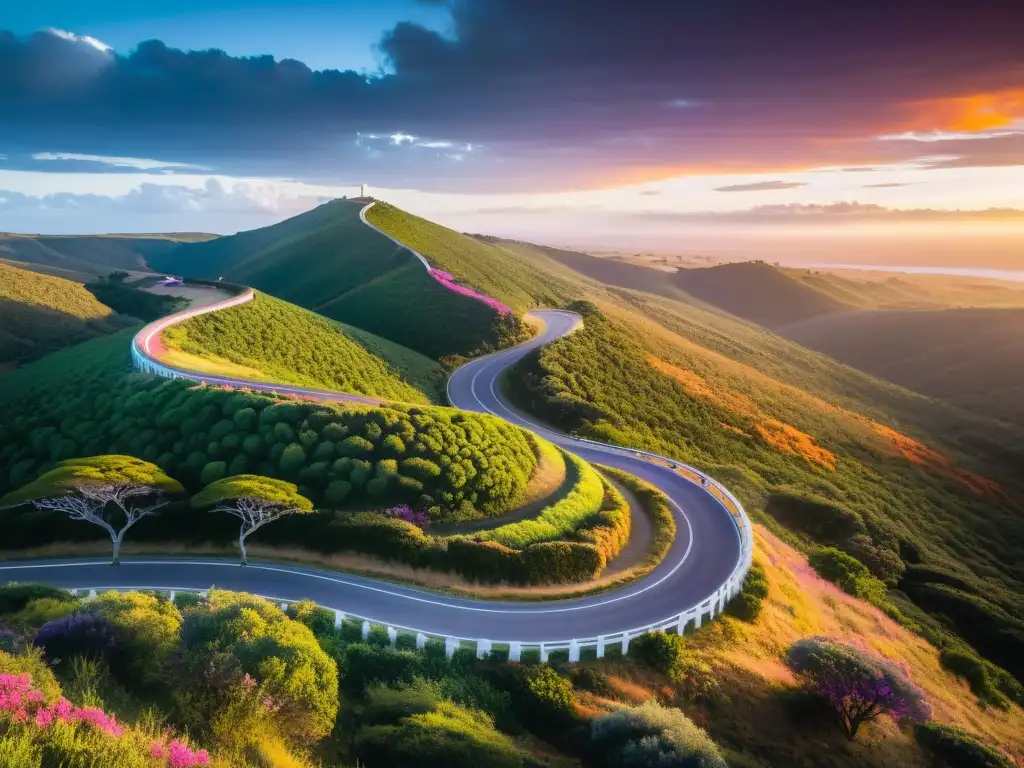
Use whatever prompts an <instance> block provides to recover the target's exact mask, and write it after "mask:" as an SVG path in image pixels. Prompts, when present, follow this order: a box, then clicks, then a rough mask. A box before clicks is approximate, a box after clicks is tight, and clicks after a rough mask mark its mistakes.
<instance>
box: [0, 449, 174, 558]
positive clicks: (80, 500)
mask: <svg viewBox="0 0 1024 768" xmlns="http://www.w3.org/2000/svg"><path fill="white" fill-rule="evenodd" d="M184 490H185V489H184V488H183V487H182V485H181V483H179V482H178V481H177V480H175V479H173V478H171V477H169V476H168V475H167V474H165V473H164V471H163V470H162V469H160V467H158V466H156V464H151V463H149V462H148V461H142V460H141V459H136V458H134V457H132V456H118V455H104V456H91V457H89V458H85V459H68V460H66V461H62V462H60V463H59V464H57V466H55V467H54V468H53V469H51V470H50V471H49V472H45V473H43V474H42V475H40V476H39V477H38V478H36V479H35V480H33V481H32V482H30V483H28V484H27V485H24V486H22V487H21V488H19V489H18V490H16V491H11V492H10V493H8V494H7V495H6V496H4V497H3V498H2V499H0V508H8V507H16V506H19V505H21V504H31V505H32V506H34V507H35V508H36V509H49V510H53V511H55V512H61V513H63V514H65V515H67V516H68V517H69V518H71V519H72V520H84V521H86V522H88V523H92V524H93V525H98V526H100V527H101V528H103V529H104V530H105V531H106V532H107V533H108V534H110V541H111V543H112V544H113V550H114V551H113V556H112V558H111V563H112V564H113V565H119V564H120V562H121V542H122V541H124V535H125V534H126V533H127V532H128V529H129V528H131V527H132V526H133V525H135V523H137V522H138V521H139V520H141V519H142V518H144V517H148V516H149V515H152V514H154V513H155V512H156V511H157V510H159V509H161V508H162V507H164V506H166V505H167V504H168V503H169V499H167V498H166V494H177V493H184ZM115 521H116V522H119V523H120V527H119V528H117V527H115Z"/></svg>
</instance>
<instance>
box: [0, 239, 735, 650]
mask: <svg viewBox="0 0 1024 768" xmlns="http://www.w3.org/2000/svg"><path fill="white" fill-rule="evenodd" d="M371 226H372V225H371ZM417 256H419V254H417ZM242 300H243V301H244V300H247V299H242ZM237 303H239V297H236V298H235V299H234V300H232V301H229V302H225V303H224V304H225V305H229V306H230V305H233V304H237ZM202 309H203V310H207V311H209V310H210V308H209V307H204V308H202ZM182 314H188V313H182ZM532 314H533V316H534V317H535V318H536V319H538V320H540V321H541V322H543V324H544V327H543V330H542V331H541V333H539V334H538V335H537V336H536V337H534V338H533V339H531V340H529V341H527V342H526V343H524V344H521V345H519V346H517V347H514V348H511V349H507V350H503V351H501V352H497V353H495V354H492V355H488V356H486V357H482V358H479V359H476V360H473V361H471V362H470V363H468V364H466V365H465V366H463V367H462V368H460V369H459V370H457V371H456V372H455V373H454V374H453V375H452V377H451V379H450V380H449V383H448V396H449V400H450V401H451V403H452V405H453V406H454V407H456V408H461V409H464V410H469V411H477V412H486V413H492V414H494V415H496V416H498V417H500V418H503V419H505V420H507V421H509V422H512V423H514V424H517V425H519V426H522V427H524V428H526V429H529V430H531V431H533V432H535V433H537V434H538V435H540V436H541V437H543V438H545V439H547V440H550V441H551V442H553V443H555V444H557V445H559V446H561V447H563V448H565V449H567V450H569V451H571V452H572V453H575V454H577V455H579V456H580V457H582V458H584V459H586V460H588V461H591V462H594V463H599V464H605V465H608V466H612V467H616V468H618V469H622V470H625V471H627V472H630V473H632V474H634V475H636V476H638V477H641V478H643V479H644V480H646V481H648V482H650V483H652V484H653V485H655V486H657V487H658V488H660V489H661V490H662V491H663V492H664V493H665V494H666V495H667V496H668V497H669V499H670V501H671V503H672V506H673V508H674V512H675V515H676V523H677V535H676V538H675V541H674V542H673V544H672V545H671V548H670V550H669V552H668V554H667V555H666V557H665V559H664V560H663V562H662V563H661V564H660V565H658V566H657V567H656V568H655V569H654V570H653V571H651V572H650V573H649V574H647V575H646V576H644V577H643V578H641V579H639V580H638V581H635V582H633V583H632V584H629V585H627V586H623V587H620V588H618V589H613V590H610V591H605V592H601V593H598V594H595V595H592V596H589V597H583V598H575V599H566V600H558V601H550V602H535V603H530V602H500V601H486V600H478V599H464V598H457V597H450V596H446V595H440V594H437V593H434V592H429V591H425V590H420V589H415V588H410V587H403V586H398V585H394V584H390V583H387V582H382V581H377V580H374V579H371V578H364V577H360V576H352V575H345V574H341V573H337V572H331V571H324V570H317V569H313V568H304V567H298V566H284V565H271V564H266V563H259V562H253V561H250V564H249V566H248V567H246V568H240V567H238V564H237V561H234V560H231V561H229V560H220V559H215V558H213V559H206V558H203V559H182V558H145V559H144V558H135V559H129V558H126V559H123V561H122V565H121V566H120V567H119V568H112V567H111V566H110V565H109V563H108V562H107V561H97V560H80V559H79V560H50V561H29V562H17V563H5V564H2V565H0V580H33V581H44V582H48V583H51V584H54V585H56V586H60V587H66V588H69V589H97V590H101V589H104V588H121V589H124V588H155V589H169V590H173V589H177V590H185V589H207V588H209V587H210V586H211V585H216V586H218V587H222V588H226V589H232V590H241V591H247V592H253V593H256V594H259V595H263V596H265V597H269V598H273V599H275V600H279V601H290V600H298V599H303V598H309V599H312V600H314V601H316V602H317V603H318V604H320V605H322V606H325V607H328V608H331V609H333V610H335V611H336V612H338V618H339V621H340V619H341V614H342V613H343V614H345V615H347V616H353V617H357V618H359V619H365V620H367V621H369V622H373V623H376V624H382V625H385V626H388V627H390V628H394V629H405V630H410V631H414V632H418V633H422V635H424V636H426V635H431V636H438V637H442V638H446V639H447V641H448V644H449V648H452V647H454V645H456V644H458V642H460V641H476V642H477V647H478V649H479V650H480V652H484V651H485V650H486V649H487V648H489V647H490V646H491V644H492V643H508V644H510V645H511V646H512V647H513V648H514V649H515V652H514V653H513V656H514V657H518V652H519V650H520V646H540V649H541V654H542V657H544V658H546V654H547V652H549V651H550V650H555V649H560V648H568V649H569V651H570V658H573V656H575V657H576V658H578V657H579V656H578V654H579V648H580V647H586V646H596V648H597V650H598V654H599V655H603V650H604V647H605V645H606V644H607V643H618V642H621V641H624V642H625V644H627V645H628V641H629V639H630V638H632V637H635V636H637V635H639V634H642V633H643V632H644V631H647V630H650V629H667V628H678V629H680V630H682V628H683V627H684V626H685V625H686V624H687V623H689V622H696V623H697V624H698V625H699V623H700V621H701V619H702V618H707V617H708V616H713V615H716V614H717V613H718V612H720V611H721V610H722V608H723V607H724V604H725V602H726V600H727V599H728V598H729V597H731V596H732V595H734V594H735V593H736V592H738V590H739V588H740V586H741V584H742V581H743V577H744V576H745V574H746V571H747V568H748V567H749V564H750V560H751V555H752V546H753V545H752V538H751V533H750V523H749V520H747V518H746V515H745V513H743V510H742V507H741V506H740V505H739V502H737V501H736V500H735V499H734V498H733V497H732V496H731V495H730V494H729V493H728V491H727V490H725V489H724V488H723V487H721V486H720V485H718V484H717V483H715V482H714V481H713V480H711V479H710V478H704V480H703V483H704V484H703V485H702V483H701V482H695V481H694V480H693V479H691V478H692V477H698V476H699V473H696V470H692V469H689V468H686V469H685V473H684V471H683V470H684V468H682V467H681V466H679V465H677V464H676V463H675V462H671V461H670V460H668V459H665V458H664V457H657V456H653V455H651V454H644V453H642V452H638V451H633V450H629V449H624V448H621V447H618V446H611V445H605V444H601V443H595V442H593V441H588V440H581V439H578V438H574V437H571V436H568V435H564V434H561V433H558V432H554V431H552V430H551V429H549V428H547V427H544V426H542V425H540V424H537V423H534V422H533V421H531V420H530V418H529V417H527V416H525V415H524V414H522V413H520V412H517V411H516V410H515V409H514V408H513V406H511V405H510V404H509V403H508V402H507V401H506V400H505V398H504V397H503V396H502V394H501V390H500V387H499V381H500V377H501V375H502V373H503V372H504V371H505V370H506V369H508V368H509V366H511V365H513V364H514V363H515V362H516V361H518V360H519V359H521V358H522V357H523V356H524V355H526V354H527V353H529V352H530V351H531V350H533V349H536V348H538V347H540V346H543V345H545V344H549V343H551V342H552V341H555V340H557V339H559V338H562V337H563V336H565V335H567V334H569V333H572V332H573V331H574V330H576V329H577V328H578V327H579V326H580V324H581V322H582V321H581V319H580V317H579V316H578V315H576V314H574V313H571V312H563V311H556V310H539V311H535V312H533V313H532ZM169 319H170V318H165V319H164V320H162V321H159V322H158V323H155V324H153V326H160V327H161V328H162V327H166V325H167V324H168V323H167V322H166V321H167V320H169ZM153 326H147V328H145V329H143V331H140V333H139V335H138V336H137V337H136V340H135V342H134V343H133V355H134V354H136V352H137V351H138V350H139V348H140V346H141V347H142V348H143V351H145V346H146V344H147V340H148V339H150V338H152V335H153V330H152V328H153ZM157 330H159V329H157ZM147 333H148V335H147ZM152 362H153V363H154V365H155V366H156V367H159V363H157V362H156V361H155V360H154V361H152ZM137 364H138V361H137ZM140 367H143V366H140ZM149 370H153V368H149ZM153 372H156V373H162V372H161V371H158V370H153ZM162 375H188V374H187V373H185V372H181V371H173V372H172V371H170V370H168V372H167V373H162ZM189 377H190V378H202V379H205V380H207V381H212V382H217V383H223V384H230V385H235V386H250V387H256V388H261V389H276V390H277V391H283V390H286V389H289V388H284V387H274V386H272V385H267V384H262V383H254V382H246V381H235V380H231V379H224V378H220V377H208V376H198V375H195V374H193V375H189ZM303 393H310V394H313V395H316V394H319V393H314V392H313V391H311V390H303ZM324 394H332V395H333V397H332V398H331V399H341V398H339V397H338V396H337V394H336V393H324ZM344 399H358V400H361V401H365V400H367V399H368V398H362V397H358V398H355V397H344ZM712 489H713V490H715V492H716V493H717V494H718V495H717V496H716V495H715V493H712V492H711V490H712ZM719 497H725V498H727V499H728V500H729V502H730V506H731V507H732V508H733V509H732V510H730V509H728V508H727V507H726V506H725V505H723V503H722V501H720V500H719Z"/></svg>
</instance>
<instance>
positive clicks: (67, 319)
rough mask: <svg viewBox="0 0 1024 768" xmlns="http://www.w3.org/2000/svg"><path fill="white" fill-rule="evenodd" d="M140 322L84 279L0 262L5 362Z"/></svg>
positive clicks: (0, 335)
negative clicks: (87, 285) (96, 292)
mask: <svg viewBox="0 0 1024 768" xmlns="http://www.w3.org/2000/svg"><path fill="white" fill-rule="evenodd" d="M135 323H136V320H135V319H134V318H129V317H125V316H123V315H118V314H116V313H115V312H114V311H113V310H112V309H110V307H107V306H106V305H104V304H101V303H100V302H99V301H97V300H96V297H95V296H93V295H92V294H91V293H90V292H89V291H87V290H86V289H85V288H84V287H83V286H82V285H81V284H79V283H75V282H72V281H70V280H64V279H63V278H60V277H51V276H49V275H42V274H37V273H35V272H29V271H27V270H24V269H18V268H17V267H12V266H10V265H9V264H5V263H2V262H0V364H3V363H24V362H28V361H30V360H35V359H36V358H39V357H42V356H43V355H46V354H48V353H50V352H53V351H54V350H57V349H60V348H62V347H67V346H70V345H72V344H78V343H79V342H82V341H85V340H87V339H92V338H95V337H97V336H102V335H104V334H107V333H111V332H113V331H115V330H117V329H119V328H124V327H126V326H128V325H134V324H135Z"/></svg>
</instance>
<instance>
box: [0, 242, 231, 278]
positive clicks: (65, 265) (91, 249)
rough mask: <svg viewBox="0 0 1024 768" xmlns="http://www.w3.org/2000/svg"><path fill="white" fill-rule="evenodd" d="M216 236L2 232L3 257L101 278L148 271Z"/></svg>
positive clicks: (1, 248)
mask: <svg viewBox="0 0 1024 768" xmlns="http://www.w3.org/2000/svg"><path fill="white" fill-rule="evenodd" d="M212 237H216V236H215V235H204V234H198V233H171V234H166V235H163V234H153V235H17V234H8V233H0V257H2V258H5V259H12V260H15V261H23V262H27V263H29V264H33V265H36V267H37V268H39V269H52V268H56V269H62V270H71V271H73V272H77V273H82V274H87V275H92V276H94V277H100V276H103V275H106V274H108V273H110V272H113V271H115V270H139V269H141V270H147V269H148V260H149V259H151V258H158V257H159V256H160V255H161V254H165V253H168V252H170V251H172V250H174V249H175V248H176V247H177V245H178V244H179V243H183V242H193V241H196V240H201V239H208V238H212Z"/></svg>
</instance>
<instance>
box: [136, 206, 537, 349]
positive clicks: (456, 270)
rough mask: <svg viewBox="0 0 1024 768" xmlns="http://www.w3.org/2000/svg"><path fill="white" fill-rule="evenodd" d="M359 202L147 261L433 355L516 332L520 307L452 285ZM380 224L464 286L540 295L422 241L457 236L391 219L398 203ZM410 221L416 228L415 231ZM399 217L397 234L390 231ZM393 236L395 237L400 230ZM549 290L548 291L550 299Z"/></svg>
mask: <svg viewBox="0 0 1024 768" xmlns="http://www.w3.org/2000/svg"><path fill="white" fill-rule="evenodd" d="M365 205H366V201H360V200H334V201H332V202H329V203H325V204H323V205H321V206H319V207H317V208H315V209H313V210H312V211H309V212H307V213H304V214H300V215H299V216H295V217H293V218H290V219H287V220H286V221H283V222H281V223H279V224H275V225H273V226H270V227H264V228H262V229H257V230H252V231H249V232H241V233H239V234H237V235H233V236H230V237H223V238H219V239H217V240H212V241H209V242H204V243H190V244H184V245H181V246H179V247H178V248H176V249H174V250H173V251H169V252H164V253H161V254H159V255H158V256H156V257H154V258H153V259H151V260H150V262H149V263H150V264H151V266H153V267H157V268H159V269H161V270H166V271H174V272H175V273H176V274H185V275H192V276H197V277H212V278H218V277H223V278H224V279H226V280H230V281H231V282H234V283H240V284H244V285H251V286H253V287H254V288H257V289H259V290H262V291H266V292H267V293H269V294H271V295H273V296H276V297H277V298H280V299H284V300H286V301H289V302H292V303H294V304H298V305H299V306H301V307H305V308H306V309H311V310H314V311H316V312H318V313H320V314H322V315H325V316H326V317H329V318H332V319H334V320H340V321H342V322H344V323H348V324H351V325H354V326H356V327H358V328H362V329H364V330H366V331H369V332H371V333H374V334H376V335H378V336H382V337H384V338H386V339H389V340H391V341H394V342H397V343H399V344H401V345H403V346H406V347H409V348H410V349H413V350H416V351H417V352H421V353H423V354H425V355H427V356H429V357H432V358H434V359H440V358H442V357H445V356H447V355H452V354H456V355H466V354H469V353H471V352H473V351H475V350H480V349H485V348H490V347H496V346H501V345H503V344H507V343H508V342H509V341H511V340H515V339H517V338H519V337H520V336H521V334H522V328H521V325H520V322H519V318H518V317H517V316H516V315H515V314H511V313H510V314H507V315H499V314H498V313H497V312H496V311H495V310H494V309H493V308H491V307H489V306H487V305H486V304H484V303H482V302H480V301H476V300H474V299H472V298H470V297H467V296H464V295H461V294H459V293H456V292H454V291H452V290H449V289H448V288H446V287H445V286H444V285H443V284H442V283H440V282H439V281H438V280H437V279H434V278H433V277H432V276H431V275H430V274H429V273H428V272H427V270H426V269H425V268H424V267H423V265H422V264H421V263H420V262H419V260H418V259H416V257H415V256H413V254H412V253H411V252H410V251H409V250H408V249H407V248H404V247H401V246H398V245H396V244H395V243H394V242H392V241H391V240H389V239H388V238H387V237H386V236H384V235H382V234H381V233H380V232H377V231H375V230H374V229H372V228H371V227H368V226H366V225H365V224H364V223H363V222H362V221H361V220H360V217H359V213H360V211H361V210H362V208H363V207H364V206H365ZM377 208H380V209H381V213H380V220H381V223H380V224H379V226H381V228H382V229H384V230H385V231H388V232H389V234H393V235H395V236H399V234H400V235H401V236H402V237H403V238H405V240H404V241H405V242H408V243H409V245H410V246H412V247H422V250H423V253H424V254H425V255H426V256H427V258H428V259H430V260H431V266H432V267H435V268H437V269H439V270H442V271H444V272H448V273H451V274H452V275H454V277H455V279H457V280H459V281H460V283H462V284H465V285H467V286H468V287H470V288H472V289H474V290H477V291H480V292H481V293H483V294H486V295H488V296H492V297H493V298H495V299H497V300H498V301H502V302H505V303H507V304H509V305H510V306H512V307H514V308H516V309H525V308H527V307H528V306H535V305H536V304H537V303H538V301H539V300H538V299H535V298H532V297H531V296H530V295H529V294H527V293H525V292H524V291H522V290H521V289H520V286H521V285H522V280H525V279H528V278H529V277H530V276H529V275H526V274H524V273H523V270H518V271H516V272H515V273H514V274H510V273H508V272H507V271H506V268H505V267H504V266H502V265H501V263H500V261H499V259H498V258H496V257H498V256H500V254H499V252H498V251H497V250H496V249H491V250H492V251H493V253H489V254H484V255H481V254H479V253H472V254H467V253H466V252H465V251H464V250H463V249H462V248H458V247H456V248H454V249H452V250H451V251H450V252H448V255H447V256H445V255H444V253H443V252H442V251H443V248H437V249H435V248H431V247H428V246H429V244H428V245H423V244H422V243H420V239H419V236H418V233H420V232H423V233H424V237H427V238H429V239H431V242H432V243H433V244H435V245H443V243H444V242H445V238H447V237H449V236H453V237H455V238H462V239H463V240H465V241H466V242H468V243H473V241H472V240H470V239H469V238H465V237H464V236H462V235H458V233H454V232H451V230H445V229H444V228H442V227H437V226H436V225H432V224H430V225H429V227H428V226H427V225H428V224H429V222H425V221H423V220H414V219H412V218H408V219H403V218H398V219H395V217H394V215H393V214H392V213H391V212H393V211H397V209H391V208H390V207H385V206H384V205H383V204H378V205H377V206H375V207H374V209H372V211H371V212H372V213H373V214H374V216H377V215H378V214H377ZM410 222H411V228H410ZM393 224H395V225H400V227H401V231H400V232H399V227H398V226H395V227H394V228H395V229H396V232H390V231H389V227H391V226H392V225H393ZM396 233H397V234H396ZM548 296H550V292H547V293H545V298H547V297H548Z"/></svg>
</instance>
